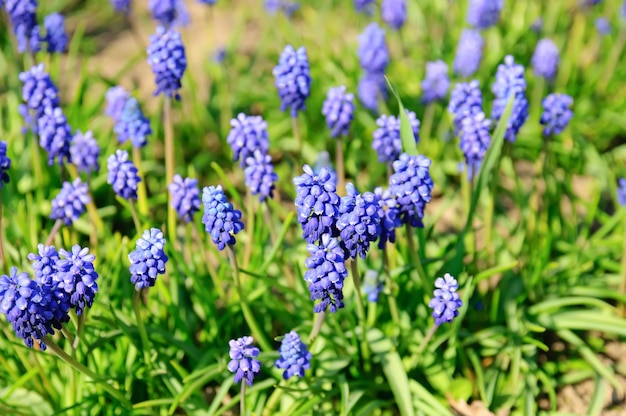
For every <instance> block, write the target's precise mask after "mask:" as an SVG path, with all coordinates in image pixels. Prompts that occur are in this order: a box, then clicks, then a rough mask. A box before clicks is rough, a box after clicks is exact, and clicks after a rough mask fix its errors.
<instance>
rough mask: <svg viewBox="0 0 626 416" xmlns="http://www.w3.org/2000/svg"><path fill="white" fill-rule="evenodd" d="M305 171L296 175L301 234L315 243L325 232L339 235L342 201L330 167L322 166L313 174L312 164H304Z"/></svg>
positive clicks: (297, 206) (295, 182) (294, 180)
mask: <svg viewBox="0 0 626 416" xmlns="http://www.w3.org/2000/svg"><path fill="white" fill-rule="evenodd" d="M302 170H303V171H304V173H303V174H302V175H301V176H296V177H295V178H293V183H294V184H295V185H296V201H295V203H296V208H297V210H298V222H299V223H300V225H301V226H302V237H303V238H304V239H305V240H306V241H307V242H308V243H315V242H317V241H319V240H320V238H321V236H322V234H331V235H333V236H335V235H337V230H336V222H337V219H338V218H339V203H340V201H339V196H338V195H337V183H336V182H335V181H333V179H332V176H331V174H330V172H329V170H328V168H325V167H323V168H322V169H320V171H319V172H318V173H314V172H313V169H311V167H310V166H309V165H304V167H303V169H302Z"/></svg>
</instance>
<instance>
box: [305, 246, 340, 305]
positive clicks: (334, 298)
mask: <svg viewBox="0 0 626 416" xmlns="http://www.w3.org/2000/svg"><path fill="white" fill-rule="evenodd" d="M306 248H307V251H308V252H309V253H310V254H311V255H310V256H309V257H308V258H307V259H306V260H305V262H304V264H305V265H306V267H307V269H308V270H307V271H306V272H305V273H304V280H305V281H306V282H307V283H308V285H309V292H310V293H311V300H312V301H313V302H317V303H316V304H315V306H314V308H313V311H314V312H315V313H320V312H325V311H326V310H327V309H330V311H331V312H333V313H335V312H337V310H338V309H341V308H343V306H344V304H343V282H344V280H345V279H346V277H348V271H347V270H346V265H345V261H346V258H345V254H344V252H343V249H342V248H341V246H340V244H339V240H337V239H336V238H334V237H331V236H330V235H329V234H323V235H322V236H321V237H320V245H319V246H318V245H316V244H311V243H309V244H308V245H307V246H306ZM318 301H319V302H318Z"/></svg>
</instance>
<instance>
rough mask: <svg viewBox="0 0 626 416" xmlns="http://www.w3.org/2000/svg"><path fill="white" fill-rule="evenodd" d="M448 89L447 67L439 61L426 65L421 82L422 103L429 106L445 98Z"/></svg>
mask: <svg viewBox="0 0 626 416" xmlns="http://www.w3.org/2000/svg"><path fill="white" fill-rule="evenodd" d="M449 89H450V79H449V78H448V65H446V63H445V62H443V61H441V60H439V61H435V62H427V63H426V76H425V77H424V80H423V81H422V101H423V102H424V104H430V103H432V102H434V101H440V100H443V99H444V98H446V96H447V95H448V90H449Z"/></svg>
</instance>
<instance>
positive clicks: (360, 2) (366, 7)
mask: <svg viewBox="0 0 626 416" xmlns="http://www.w3.org/2000/svg"><path fill="white" fill-rule="evenodd" d="M375 6H376V0H354V8H355V9H356V11H357V12H362V13H366V14H368V15H370V14H372V12H373V11H374V7H375Z"/></svg>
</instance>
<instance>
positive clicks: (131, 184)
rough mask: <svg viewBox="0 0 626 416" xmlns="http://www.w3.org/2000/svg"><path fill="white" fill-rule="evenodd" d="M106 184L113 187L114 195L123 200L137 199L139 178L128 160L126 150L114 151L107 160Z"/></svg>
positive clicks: (135, 169)
mask: <svg viewBox="0 0 626 416" xmlns="http://www.w3.org/2000/svg"><path fill="white" fill-rule="evenodd" d="M107 170H108V174H107V183H108V184H110V185H111V186H112V187H113V190H114V191H115V193H116V194H117V195H118V196H120V197H122V198H124V199H137V186H138V184H139V182H141V178H140V177H139V175H138V174H137V168H136V167H135V165H133V162H131V161H130V160H128V152H127V151H126V150H116V151H115V153H114V154H112V155H111V156H109V158H108V159H107Z"/></svg>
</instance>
